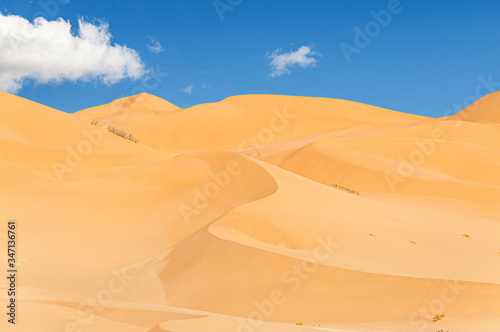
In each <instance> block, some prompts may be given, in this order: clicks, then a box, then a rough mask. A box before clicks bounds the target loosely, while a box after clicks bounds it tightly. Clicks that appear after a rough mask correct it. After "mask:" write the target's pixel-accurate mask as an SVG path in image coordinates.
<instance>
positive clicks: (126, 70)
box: [0, 13, 148, 93]
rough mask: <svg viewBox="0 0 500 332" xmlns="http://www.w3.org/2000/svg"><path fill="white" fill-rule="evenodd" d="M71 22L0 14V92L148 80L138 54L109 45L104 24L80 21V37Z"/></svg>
mask: <svg viewBox="0 0 500 332" xmlns="http://www.w3.org/2000/svg"><path fill="white" fill-rule="evenodd" d="M71 31H72V27H71V24H70V22H69V21H65V20H63V19H62V18H59V19H57V20H54V21H47V20H46V19H44V18H42V17H39V18H36V19H35V20H34V21H33V23H31V22H30V21H28V20H27V19H25V18H23V17H21V16H17V15H3V14H2V13H0V45H2V47H1V48H0V90H3V91H6V92H10V93H17V92H19V90H21V89H22V87H23V85H24V84H25V82H26V81H33V82H35V83H39V84H48V83H56V84H59V83H62V82H65V81H69V82H89V81H93V80H95V81H102V82H104V83H105V84H114V83H117V82H119V81H121V80H123V79H126V78H130V79H134V80H136V79H139V78H142V77H143V76H144V75H145V74H147V72H148V71H147V70H146V69H145V68H144V63H143V62H142V61H141V58H140V57H139V54H138V53H137V52H136V51H135V50H133V49H131V48H128V47H126V46H122V45H118V44H113V43H111V40H112V35H111V33H110V32H109V26H108V24H106V23H104V22H99V23H97V24H93V23H89V22H86V21H85V20H83V19H81V18H80V19H79V20H78V33H77V34H76V35H74V34H72V33H71Z"/></svg>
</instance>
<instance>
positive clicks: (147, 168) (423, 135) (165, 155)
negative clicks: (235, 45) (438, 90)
mask: <svg viewBox="0 0 500 332" xmlns="http://www.w3.org/2000/svg"><path fill="white" fill-rule="evenodd" d="M499 110H500V93H494V94H491V95H488V96H485V97H483V98H482V99H481V100H479V101H478V102H476V103H475V104H473V105H470V106H469V107H468V108H466V109H464V110H462V111H461V112H459V113H458V114H456V115H453V116H448V117H442V118H437V119H434V118H427V117H422V116H416V115H411V114H404V113H400V112H396V111H391V110H387V109H383V108H379V107H374V106H369V105H364V104H360V103H356V102H351V101H344V100H336V99H326V98H310V97H290V96H273V95H244V96H234V97H229V98H227V99H224V100H222V101H220V102H217V103H211V104H202V105H197V106H194V107H191V108H186V109H181V108H178V107H177V106H175V105H173V104H171V103H169V102H167V101H165V100H163V99H161V98H158V97H155V96H152V95H149V94H140V95H136V96H133V97H128V98H122V99H119V100H116V101H114V102H112V103H110V104H106V105H102V106H96V107H93V108H90V109H86V110H82V111H79V112H76V113H74V114H67V113H64V112H61V111H58V110H55V109H52V108H50V107H47V106H44V105H40V104H37V103H35V102H32V101H29V100H26V99H23V98H20V97H17V96H14V95H11V94H8V93H4V92H0V184H1V190H0V216H1V219H2V220H1V223H0V225H1V227H0V239H1V242H0V243H2V248H1V250H0V267H1V269H2V273H3V272H4V271H6V270H7V258H8V257H7V247H6V241H7V222H8V221H9V220H15V221H16V223H17V252H16V255H17V268H18V271H19V272H18V284H17V318H16V325H15V326H14V325H12V324H8V323H7V318H8V316H6V314H5V313H4V314H2V317H3V318H2V320H1V321H0V330H1V331H23V332H24V331H26V332H35V331H36V332H45V331H47V332H49V331H50V332H54V331H61V332H69V331H85V332H108V331H122V332H167V331H170V332H186V331H217V332H220V331H222V332H225V331H237V332H249V331H255V332H264V331H290V332H292V331H303V330H306V331H336V332H347V331H393V332H396V331H398V332H402V331H409V332H412V331H425V332H430V331H434V332H437V331H440V330H442V331H449V332H452V331H453V332H473V331H477V332H498V331H500V172H499V168H500V112H499ZM108 127H113V128H115V129H116V130H121V131H122V132H121V133H122V134H121V136H120V135H117V134H115V133H113V132H110V131H109V130H108ZM129 134H130V135H131V136H128V135H129ZM123 136H125V137H123ZM135 139H136V140H137V142H135V141H134V140H135ZM8 288H9V284H8V280H7V279H6V278H5V277H2V278H1V279H0V299H1V303H2V307H3V308H4V311H5V312H7V309H6V308H5V307H6V305H7V301H8V296H7V290H8ZM436 314H437V315H444V316H443V317H442V319H440V320H439V321H437V322H433V316H435V315H436ZM297 324H302V325H297Z"/></svg>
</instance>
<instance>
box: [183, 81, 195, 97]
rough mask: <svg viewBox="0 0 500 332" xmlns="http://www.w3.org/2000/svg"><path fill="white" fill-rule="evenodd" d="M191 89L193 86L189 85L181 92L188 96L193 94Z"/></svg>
mask: <svg viewBox="0 0 500 332" xmlns="http://www.w3.org/2000/svg"><path fill="white" fill-rule="evenodd" d="M193 88H194V84H190V85H188V86H187V87H185V88H184V89H182V90H181V91H182V92H184V93H187V94H188V95H190V94H191V92H193Z"/></svg>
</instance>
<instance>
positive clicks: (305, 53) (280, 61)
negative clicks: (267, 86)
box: [266, 46, 318, 77]
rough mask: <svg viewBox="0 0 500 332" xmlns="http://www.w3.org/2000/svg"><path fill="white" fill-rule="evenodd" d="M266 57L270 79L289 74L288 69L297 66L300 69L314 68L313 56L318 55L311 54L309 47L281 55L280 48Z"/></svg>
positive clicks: (302, 47)
mask: <svg viewBox="0 0 500 332" xmlns="http://www.w3.org/2000/svg"><path fill="white" fill-rule="evenodd" d="M266 55H267V57H268V58H269V59H270V60H271V61H270V62H269V66H270V67H271V77H277V76H281V75H283V74H290V68H291V67H294V66H295V65H299V66H300V67H301V68H306V67H309V66H312V67H314V66H315V65H316V62H317V60H316V59H315V58H314V55H318V54H317V53H315V52H313V51H312V48H311V47H309V46H301V47H299V48H298V49H297V50H296V51H290V52H288V53H283V54H281V48H278V49H277V50H275V51H274V52H273V53H271V54H269V53H267V54H266Z"/></svg>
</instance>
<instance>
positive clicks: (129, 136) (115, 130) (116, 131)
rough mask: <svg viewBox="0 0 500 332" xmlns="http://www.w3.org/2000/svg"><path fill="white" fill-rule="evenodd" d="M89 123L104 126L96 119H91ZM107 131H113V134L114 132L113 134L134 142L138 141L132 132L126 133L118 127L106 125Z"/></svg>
mask: <svg viewBox="0 0 500 332" xmlns="http://www.w3.org/2000/svg"><path fill="white" fill-rule="evenodd" d="M91 124H92V125H94V126H101V127H104V125H103V124H102V123H100V122H98V121H95V120H92V122H91ZM108 131H109V132H111V133H113V134H115V135H118V136H120V137H123V138H125V139H128V140H131V141H132V142H134V143H139V140H138V139H137V138H135V137H134V136H133V135H132V134H128V133H126V132H125V131H124V130H122V129H118V128H115V127H113V126H108Z"/></svg>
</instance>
